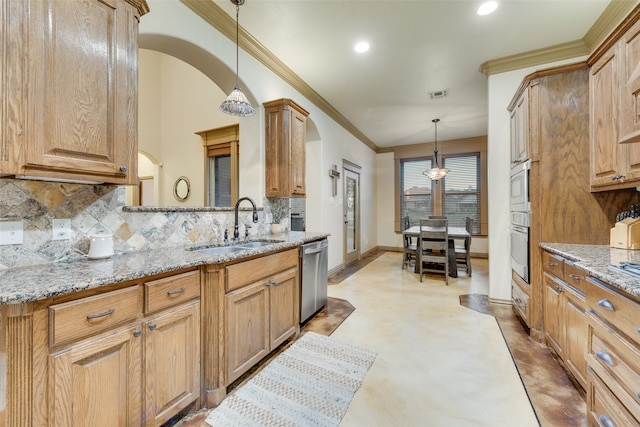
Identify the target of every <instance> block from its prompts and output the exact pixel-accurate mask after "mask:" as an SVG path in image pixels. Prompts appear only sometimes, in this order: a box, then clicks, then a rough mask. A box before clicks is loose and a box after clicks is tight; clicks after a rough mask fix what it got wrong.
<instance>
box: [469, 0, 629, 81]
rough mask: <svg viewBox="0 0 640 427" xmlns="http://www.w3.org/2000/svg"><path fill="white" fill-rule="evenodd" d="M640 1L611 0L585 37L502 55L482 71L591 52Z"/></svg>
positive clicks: (481, 66)
mask: <svg viewBox="0 0 640 427" xmlns="http://www.w3.org/2000/svg"><path fill="white" fill-rule="evenodd" d="M638 3H639V2H638V0H611V3H609V5H608V6H607V7H606V9H605V10H604V12H602V15H600V17H598V19H597V20H596V22H594V23H593V25H592V26H591V28H590V29H589V31H587V33H586V34H585V35H584V37H582V39H580V40H574V41H572V42H567V43H562V44H558V45H555V46H550V47H546V48H542V49H536V50H531V51H528V52H522V53H518V54H515V55H510V56H505V57H503V58H497V59H491V60H489V61H486V62H483V63H482V64H481V65H480V72H481V73H483V74H485V75H487V76H490V75H492V74H498V73H504V72H506V71H513V70H519V69H522V68H527V67H533V66H535V65H541V64H548V63H551V62H555V61H562V60H564V59H572V58H577V57H580V56H586V55H590V54H592V53H593V52H594V51H595V50H597V49H598V48H599V47H600V45H601V44H602V43H603V41H604V40H605V39H606V38H607V36H608V35H609V34H610V33H611V32H612V31H613V30H614V28H616V26H617V25H619V23H620V22H621V21H623V19H625V17H626V16H627V15H628V14H629V12H630V11H631V10H632V9H633V8H634V7H635V6H636V5H637V4H638Z"/></svg>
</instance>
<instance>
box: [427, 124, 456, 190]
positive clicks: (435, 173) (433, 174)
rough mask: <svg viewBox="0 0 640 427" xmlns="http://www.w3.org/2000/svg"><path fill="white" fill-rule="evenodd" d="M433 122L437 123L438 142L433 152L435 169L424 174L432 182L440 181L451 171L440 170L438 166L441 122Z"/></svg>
mask: <svg viewBox="0 0 640 427" xmlns="http://www.w3.org/2000/svg"><path fill="white" fill-rule="evenodd" d="M431 121H432V122H433V123H435V130H436V141H435V142H436V145H435V150H434V151H433V163H434V167H432V168H431V169H427V170H426V171H423V172H422V174H423V175H425V176H426V177H427V178H429V179H430V180H432V181H438V180H440V179H442V178H444V176H445V175H446V174H448V173H449V172H451V171H450V170H449V169H445V168H440V166H438V122H439V121H440V119H433V120H431Z"/></svg>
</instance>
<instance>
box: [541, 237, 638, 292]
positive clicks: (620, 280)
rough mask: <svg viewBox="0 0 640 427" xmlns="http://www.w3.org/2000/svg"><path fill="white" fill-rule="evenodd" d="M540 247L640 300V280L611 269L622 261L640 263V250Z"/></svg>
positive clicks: (565, 246)
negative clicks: (572, 262) (568, 260)
mask: <svg viewBox="0 0 640 427" xmlns="http://www.w3.org/2000/svg"><path fill="white" fill-rule="evenodd" d="M540 247H542V248H543V249H546V250H547V251H549V252H552V253H555V254H558V255H561V256H563V257H565V258H567V259H570V260H572V261H575V265H576V267H578V268H580V269H581V270H584V271H585V272H586V273H588V274H589V275H591V276H593V277H595V278H598V279H600V280H602V281H604V282H607V283H609V284H611V285H612V286H614V287H616V288H618V289H620V290H622V291H624V292H626V293H628V294H631V296H633V297H635V298H636V299H640V279H637V278H635V277H633V276H630V275H627V274H624V273H618V272H616V271H613V270H611V269H610V268H609V266H610V265H614V266H616V267H617V266H619V265H620V262H622V261H625V262H635V263H640V250H626V249H616V248H611V247H609V246H606V245H578V244H569V243H540Z"/></svg>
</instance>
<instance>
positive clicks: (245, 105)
mask: <svg viewBox="0 0 640 427" xmlns="http://www.w3.org/2000/svg"><path fill="white" fill-rule="evenodd" d="M231 3H233V4H235V5H236V87H235V88H234V89H233V91H232V92H231V93H230V94H229V96H228V97H227V99H225V100H224V102H223V103H222V104H221V105H220V111H222V112H223V113H226V114H231V115H232V116H238V117H247V116H253V115H254V114H255V113H256V110H255V109H254V108H253V107H252V106H251V103H250V102H249V100H248V99H247V97H246V96H245V94H244V93H243V92H242V89H240V83H239V79H238V56H239V48H238V44H239V42H240V39H239V37H238V28H239V25H240V24H239V23H238V21H239V17H240V6H241V5H243V4H244V0H231Z"/></svg>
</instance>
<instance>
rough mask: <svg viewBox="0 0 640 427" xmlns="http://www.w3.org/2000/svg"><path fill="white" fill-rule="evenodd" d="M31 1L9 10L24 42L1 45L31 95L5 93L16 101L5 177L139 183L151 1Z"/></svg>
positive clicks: (7, 130) (6, 123)
mask: <svg viewBox="0 0 640 427" xmlns="http://www.w3.org/2000/svg"><path fill="white" fill-rule="evenodd" d="M12 2H13V3H15V4H16V5H17V4H20V3H22V4H24V0H20V1H13V0H10V1H9V3H12ZM27 3H28V5H25V6H23V7H17V6H16V7H11V6H7V2H3V5H2V6H3V7H4V9H5V14H4V15H2V16H3V17H4V19H5V20H6V21H8V22H7V23H8V24H9V27H12V26H13V25H14V24H16V23H17V22H19V23H21V24H22V25H21V26H20V30H19V32H18V34H16V35H11V37H13V38H15V41H16V42H18V44H14V45H7V44H6V41H5V45H4V47H3V49H6V50H7V52H6V53H7V55H8V57H16V55H21V57H22V58H23V60H22V61H16V62H13V61H8V62H7V63H4V64H3V65H2V69H3V74H5V75H6V76H9V77H8V78H7V77H4V78H6V79H7V80H11V82H16V83H17V84H19V85H21V86H19V87H21V89H20V90H22V94H23V97H22V99H17V97H16V95H17V94H16V93H15V92H16V91H20V90H19V89H16V88H12V89H9V88H8V87H5V86H4V84H3V86H2V87H0V90H1V91H2V94H3V95H5V94H7V95H9V96H10V97H11V99H12V100H14V99H15V101H16V103H15V105H12V107H11V108H7V111H5V112H4V113H3V115H2V132H3V136H8V137H9V139H8V140H5V139H4V138H3V140H4V141H7V142H5V143H6V144H9V145H10V146H11V150H9V152H12V154H11V159H10V161H7V162H5V163H0V168H2V169H1V170H0V173H1V174H3V175H18V176H34V177H43V178H51V179H71V180H76V181H97V182H104V183H113V184H137V180H138V177H137V133H138V130H137V108H138V106H137V92H138V87H137V84H138V83H137V79H138V23H139V19H140V16H141V15H142V14H143V13H145V12H146V11H148V7H147V5H146V2H144V0H141V1H135V0H104V1H99V0H73V1H72V0H67V1H56V0H30V1H28V2H27ZM7 12H8V15H7ZM3 24H4V23H3ZM3 27H4V25H3ZM14 50H15V51H14ZM4 83H10V82H9V81H5V82H4ZM27 88H28V90H27ZM13 115H17V116H18V117H17V118H16V117H13Z"/></svg>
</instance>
